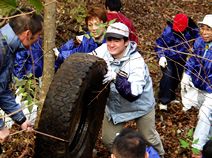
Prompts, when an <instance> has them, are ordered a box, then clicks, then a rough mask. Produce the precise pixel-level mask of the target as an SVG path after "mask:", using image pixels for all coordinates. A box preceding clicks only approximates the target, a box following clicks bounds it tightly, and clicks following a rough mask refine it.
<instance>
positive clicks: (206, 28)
mask: <svg viewBox="0 0 212 158" xmlns="http://www.w3.org/2000/svg"><path fill="white" fill-rule="evenodd" d="M198 23H199V24H200V35H201V36H202V38H203V40H204V41H205V42H211V41H212V14H208V15H206V16H205V17H204V19H203V21H200V22H198Z"/></svg>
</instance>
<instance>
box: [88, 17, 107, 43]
mask: <svg viewBox="0 0 212 158" xmlns="http://www.w3.org/2000/svg"><path fill="white" fill-rule="evenodd" d="M101 24H103V21H102V20H100V19H99V18H97V17H95V18H92V19H89V20H88V30H89V31H90V33H91V36H92V37H93V38H94V39H99V38H101V37H102V36H103V34H104V31H105V27H103V26H101Z"/></svg>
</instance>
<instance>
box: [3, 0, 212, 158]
mask: <svg viewBox="0 0 212 158" xmlns="http://www.w3.org/2000/svg"><path fill="white" fill-rule="evenodd" d="M122 1H123V10H122V12H123V13H124V14H125V15H126V16H127V17H128V18H130V19H131V20H132V21H133V23H134V25H135V27H136V30H137V35H138V37H139V44H138V45H139V48H140V50H141V51H142V52H143V53H142V54H143V56H144V58H145V61H146V63H147V64H148V66H149V69H150V73H151V76H152V79H153V84H154V90H155V97H156V100H157V91H158V84H159V80H160V77H161V72H160V69H159V68H158V67H159V66H158V63H157V59H156V55H155V52H154V50H153V47H154V41H155V39H156V38H157V37H158V36H159V35H160V34H161V32H162V30H163V28H164V27H165V25H166V21H167V20H170V19H172V17H173V16H174V15H175V14H177V13H179V12H183V13H186V14H187V15H188V16H190V17H191V18H192V19H193V20H195V21H199V20H201V19H202V18H203V17H204V15H205V14H209V13H211V10H212V2H211V1H210V0H149V1H147V0H122ZM59 3H60V9H62V11H63V9H64V10H65V9H67V8H68V7H67V5H68V4H67V1H66V3H65V1H63V0H60V1H59ZM100 3H101V4H103V2H102V1H100V0H93V1H90V2H89V4H88V7H89V6H90V5H93V4H100ZM69 7H70V6H69ZM60 11H61V10H60ZM62 11H61V12H62ZM64 12H65V11H64ZM57 17H58V19H57V21H58V23H60V25H59V26H58V28H57V39H58V41H65V40H67V39H68V38H69V37H70V31H73V32H74V33H76V32H77V31H74V27H73V25H74V23H73V21H71V20H67V19H68V18H69V17H68V15H67V14H61V15H60V16H57ZM67 30H68V31H67ZM72 36H73V35H72ZM59 43H60V42H58V44H59ZM178 91H179V90H178ZM177 95H178V99H179V100H180V94H179V92H177ZM181 109H182V105H181V104H172V105H170V106H169V107H168V111H167V112H162V111H159V110H158V107H157V106H156V127H157V130H158V132H159V134H160V136H161V139H162V141H163V145H164V148H165V151H166V155H165V157H166V158H190V157H191V150H189V149H183V148H181V147H180V144H179V139H180V138H181V139H183V138H187V133H188V131H189V129H191V128H193V127H195V125H196V120H197V110H195V109H191V110H189V111H188V112H186V113H184V112H182V110H181ZM127 126H129V127H133V128H136V127H135V123H134V122H130V123H129V124H127ZM16 129H18V127H14V131H12V132H15V131H16ZM33 139H34V135H33V134H32V133H31V134H30V133H21V134H16V135H14V136H12V137H10V138H9V140H8V141H7V142H6V143H4V144H3V150H4V154H3V155H1V156H0V157H1V158H17V157H19V158H24V157H25V158H28V157H32V155H33V145H34V141H33ZM95 148H96V150H97V157H101V158H108V157H109V155H110V154H109V152H108V150H107V149H106V148H105V147H104V146H103V144H102V142H101V133H100V135H99V139H98V141H97V143H96V147H95Z"/></svg>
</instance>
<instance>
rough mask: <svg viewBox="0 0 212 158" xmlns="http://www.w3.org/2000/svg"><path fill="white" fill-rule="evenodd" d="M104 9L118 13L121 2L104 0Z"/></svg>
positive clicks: (118, 0)
mask: <svg viewBox="0 0 212 158" xmlns="http://www.w3.org/2000/svg"><path fill="white" fill-rule="evenodd" d="M105 8H106V9H107V10H110V11H117V12H118V11H120V10H121V8H122V4H121V0H106V1H105Z"/></svg>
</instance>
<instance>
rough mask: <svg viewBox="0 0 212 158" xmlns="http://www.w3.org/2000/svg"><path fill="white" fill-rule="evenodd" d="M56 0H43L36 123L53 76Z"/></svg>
mask: <svg viewBox="0 0 212 158" xmlns="http://www.w3.org/2000/svg"><path fill="white" fill-rule="evenodd" d="M55 17H56V1H52V0H45V6H44V40H43V49H44V68H43V78H42V87H41V93H40V97H39V98H40V105H39V109H38V117H37V120H36V124H35V126H36V125H37V123H38V122H39V118H40V112H41V110H42V107H43V103H44V101H45V98H46V94H47V92H48V90H49V86H50V84H51V81H52V79H53V76H54V63H55V56H54V53H53V50H52V49H53V48H54V47H55V37H56V18H55Z"/></svg>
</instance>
